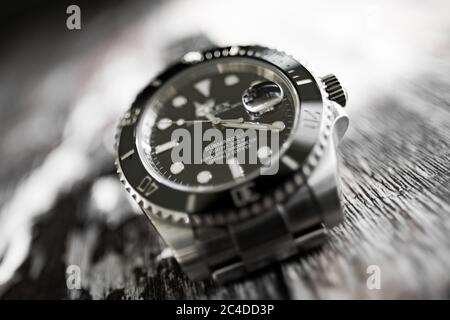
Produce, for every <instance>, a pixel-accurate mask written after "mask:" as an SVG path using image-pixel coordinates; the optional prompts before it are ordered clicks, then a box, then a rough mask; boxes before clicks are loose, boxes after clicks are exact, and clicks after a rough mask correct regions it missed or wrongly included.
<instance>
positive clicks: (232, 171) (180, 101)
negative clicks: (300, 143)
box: [136, 57, 299, 191]
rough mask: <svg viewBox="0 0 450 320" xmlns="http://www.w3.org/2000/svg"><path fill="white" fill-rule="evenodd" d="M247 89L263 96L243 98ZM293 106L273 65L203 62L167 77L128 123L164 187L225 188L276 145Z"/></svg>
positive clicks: (257, 167) (252, 171)
mask: <svg viewBox="0 0 450 320" xmlns="http://www.w3.org/2000/svg"><path fill="white" fill-rule="evenodd" d="M258 84H261V85H258ZM252 88H255V89H254V90H252ZM265 88H269V89H270V90H267V92H264V90H265ZM249 92H250V93H254V94H256V95H258V94H261V95H263V94H266V96H261V97H258V96H256V97H255V96H253V97H251V98H252V99H249ZM261 92H262V93H261ZM243 96H244V102H245V101H256V102H258V101H263V102H264V103H265V105H261V106H258V105H256V106H255V107H254V106H253V105H251V107H254V108H253V109H254V110H257V112H251V110H253V109H251V110H250V111H249V109H250V108H249V107H248V105H247V108H246V106H245V105H244V104H243ZM245 99H247V100H245ZM298 109H299V101H298V96H297V94H296V91H295V89H294V87H293V85H292V84H291V82H290V81H289V79H288V78H287V77H286V76H285V75H284V74H283V73H282V72H281V71H280V70H279V69H278V68H277V67H275V66H273V65H271V64H269V63H266V62H262V61H259V60H257V59H252V58H244V57H224V58H220V59H215V60H211V61H206V62H203V63H200V64H196V65H193V66H191V67H189V68H187V69H185V70H183V71H182V72H180V73H179V74H177V75H176V76H174V77H173V78H172V79H169V80H168V81H167V82H165V83H164V85H163V86H161V87H160V88H159V89H158V91H157V92H156V93H155V94H154V95H153V96H152V97H151V99H150V100H149V101H148V102H147V104H146V107H145V109H144V110H143V114H142V117H141V119H140V122H139V124H138V126H137V129H136V139H137V140H136V141H137V147H138V152H139V156H140V157H141V159H142V161H143V163H144V165H145V167H146V168H147V170H148V172H149V173H150V174H151V175H152V177H153V178H155V179H156V180H157V181H159V182H161V183H163V184H165V185H167V186H169V187H171V188H174V189H178V190H186V191H217V190H224V189H227V188H231V187H233V186H234V185H236V184H237V183H240V182H243V181H246V180H249V179H253V178H254V177H256V176H257V175H259V174H261V173H262V172H263V171H262V169H264V168H268V167H269V163H268V159H272V161H274V160H275V159H276V158H278V157H279V156H280V155H281V154H282V153H283V152H284V150H285V149H286V148H287V146H288V145H289V142H290V137H291V134H292V132H293V131H294V129H295V127H296V124H297V120H296V119H297V118H298V112H299V110H298Z"/></svg>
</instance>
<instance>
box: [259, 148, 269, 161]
mask: <svg viewBox="0 0 450 320" xmlns="http://www.w3.org/2000/svg"><path fill="white" fill-rule="evenodd" d="M271 155H272V150H271V149H270V148H269V147H268V146H262V147H261V148H259V149H258V158H259V159H267V158H269V157H270V156H271Z"/></svg>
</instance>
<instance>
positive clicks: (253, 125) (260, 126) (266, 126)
mask: <svg viewBox="0 0 450 320" xmlns="http://www.w3.org/2000/svg"><path fill="white" fill-rule="evenodd" d="M220 125H221V126H223V127H227V128H242V129H256V130H276V131H281V130H283V129H284V126H281V125H275V124H270V123H257V122H241V123H238V122H228V121H226V120H224V121H222V122H220Z"/></svg>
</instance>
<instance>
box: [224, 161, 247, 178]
mask: <svg viewBox="0 0 450 320" xmlns="http://www.w3.org/2000/svg"><path fill="white" fill-rule="evenodd" d="M227 163H228V167H229V168H230V171H231V175H232V176H233V178H234V179H237V178H240V177H243V176H244V169H242V167H241V165H240V164H239V161H238V159H236V158H232V159H229V160H227Z"/></svg>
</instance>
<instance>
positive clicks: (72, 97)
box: [0, 3, 450, 299]
mask: <svg viewBox="0 0 450 320" xmlns="http://www.w3.org/2000/svg"><path fill="white" fill-rule="evenodd" d="M136 8H137V9H136ZM142 8H146V10H148V11H149V12H152V7H150V8H148V7H146V6H145V5H143V4H141V3H136V4H133V5H132V6H130V7H126V8H123V7H122V6H121V5H118V6H117V7H114V8H113V9H109V11H107V12H106V13H104V15H106V16H111V17H119V18H120V17H121V14H120V13H121V12H122V13H123V12H127V10H129V11H128V12H133V13H134V14H136V17H137V13H136V12H137V11H140V10H141V9H142ZM440 9H441V8H440V7H436V8H434V9H433V10H434V11H439V10H440ZM418 10H419V9H418ZM433 10H431V11H433ZM434 11H433V12H434ZM160 14H161V15H162V13H160ZM124 15H125V14H124ZM149 17H152V14H149ZM280 19H281V18H280ZM136 20H137V19H136ZM109 21H110V22H109V23H105V20H102V19H100V20H95V19H94V20H92V22H90V23H91V24H89V26H96V27H99V26H100V25H102V26H103V29H101V30H109V31H110V32H111V30H116V32H112V33H114V36H112V35H109V36H105V33H102V32H100V31H101V30H98V31H95V29H94V28H90V27H89V28H90V29H89V31H83V32H85V33H83V34H82V35H78V37H77V40H76V43H75V44H74V43H72V41H73V40H74V38H72V39H68V38H70V37H72V35H71V34H68V33H66V32H62V34H55V35H53V37H54V39H61V43H60V44H59V45H56V44H44V43H40V44H39V45H38V48H45V50H48V48H60V49H61V50H62V48H68V47H70V46H73V47H77V48H83V50H81V51H80V52H79V54H78V55H77V56H76V57H74V56H72V55H70V54H67V52H66V50H67V49H65V50H62V51H61V60H60V62H58V63H55V62H52V61H50V60H46V59H44V58H42V62H43V63H44V62H45V63H46V65H45V66H43V65H42V66H41V67H39V65H38V66H36V70H39V72H37V75H35V76H32V75H29V74H27V70H21V69H20V68H18V69H17V70H18V71H16V72H18V74H16V75H14V77H16V78H18V79H21V78H23V79H27V83H26V84H25V85H24V88H25V89H26V92H27V93H25V94H24V95H23V96H22V97H21V98H17V97H15V96H14V95H13V94H7V95H3V96H2V98H0V102H1V104H2V105H1V115H2V116H1V120H0V124H2V126H1V128H2V129H0V130H1V133H2V136H1V138H0V147H1V150H2V163H1V167H0V176H1V178H2V181H3V185H2V186H1V187H0V200H1V201H0V297H1V298H2V299H24V298H28V299H181V298H187V299H197V298H201V299H204V298H214V299H225V298H232V299H241V298H242V299H256V298H261V299H266V298H267V299H380V298H383V299H404V298H437V299H448V298H450V272H449V270H450V201H449V199H450V190H449V185H450V152H449V150H450V149H449V148H450V91H449V90H448V88H450V76H449V75H450V64H449V63H448V59H447V57H448V54H449V53H450V48H449V47H448V44H447V46H443V47H442V46H436V48H439V51H438V52H437V53H435V54H433V55H432V54H429V55H428V56H425V59H424V60H421V61H422V62H423V63H424V65H425V66H426V67H422V68H420V70H419V68H418V69H417V72H414V73H405V74H402V75H401V76H398V75H396V79H395V81H394V83H395V86H394V85H389V86H384V87H383V86H380V84H379V83H377V80H375V79H379V78H375V77H374V80H371V79H370V77H367V73H364V72H361V71H359V70H352V71H349V72H348V74H347V79H349V80H350V81H348V82H349V83H350V84H356V83H357V82H359V80H360V79H361V82H364V84H365V86H356V85H355V86H354V91H355V94H354V95H355V99H354V100H350V103H349V105H348V111H349V114H350V116H351V126H350V129H349V131H348V132H347V135H346V137H345V139H344V140H343V143H342V145H341V149H340V161H341V164H342V165H341V183H342V187H343V194H344V199H343V201H344V210H345V221H344V223H343V224H342V225H340V226H338V227H336V228H335V229H333V230H332V231H331V232H330V235H329V240H328V242H327V243H326V244H325V245H324V246H323V247H322V248H321V249H319V250H317V251H315V252H312V253H311V254H308V255H307V256H301V257H294V258H293V259H290V260H289V261H286V262H284V263H280V264H278V265H275V266H273V267H271V268H269V269H267V270H264V271H263V272H260V273H258V274H256V275H253V276H251V277H248V278H246V279H244V280H242V281H239V282H236V283H232V284H229V285H226V286H217V285H215V284H213V283H212V282H200V283H193V282H191V281H189V280H188V279H187V278H186V277H185V276H184V274H183V273H182V272H181V271H180V269H179V267H178V266H177V264H176V263H175V261H174V259H173V258H172V257H171V255H170V252H168V251H167V250H165V246H164V244H163V242H162V241H161V239H160V238H159V237H158V235H157V233H156V231H155V230H154V229H153V228H152V227H151V225H150V224H149V223H148V222H147V220H146V218H145V217H144V216H143V215H142V214H140V213H139V210H138V208H136V206H133V205H132V203H131V201H130V199H129V198H128V195H127V194H126V192H124V191H123V190H122V187H121V185H120V184H119V182H118V180H117V178H116V176H115V173H114V168H113V165H112V164H113V155H112V152H111V150H112V143H113V139H112V136H113V130H114V127H115V122H116V119H117V117H118V115H119V114H121V113H122V112H123V110H125V108H126V107H127V105H128V103H129V102H130V101H131V100H132V98H133V96H134V94H135V93H136V92H137V91H138V90H139V88H140V87H141V86H142V85H143V84H145V82H146V81H147V80H148V79H149V78H150V76H151V75H153V74H155V72H156V71H158V70H159V69H161V68H162V64H161V63H156V62H157V61H162V60H163V59H162V58H161V57H160V56H159V54H160V50H161V48H162V47H164V46H165V45H166V44H167V43H168V42H169V40H165V41H160V42H158V40H157V39H159V38H158V37H157V34H159V32H160V31H154V29H152V28H149V27H148V25H147V23H148V22H147V21H149V18H148V17H147V18H146V19H144V20H143V21H141V22H135V23H134V24H130V23H129V20H126V18H120V19H119V21H122V22H121V23H119V22H116V24H114V23H113V22H111V20H109ZM49 28H50V29H49V30H53V28H55V26H53V25H51V26H50V27H49ZM99 28H100V27H99ZM114 28H116V29H114ZM436 30H437V27H436ZM45 31H46V30H45V29H44V30H42V32H45ZM136 34H140V35H139V36H136ZM147 36H148V37H150V38H151V37H153V38H152V39H154V40H155V42H156V43H157V45H156V47H155V48H153V47H152V48H150V46H148V45H144V44H142V43H143V39H144V38H145V37H147ZM236 36H237V35H236ZM267 37H268V38H270V37H272V39H276V36H275V35H268V36H267ZM113 38H114V41H112V40H111V39H113ZM86 39H89V40H86ZM274 41H276V40H274ZM93 42H94V43H97V44H98V45H96V46H92V43H93ZM29 46H32V45H30V44H29V38H27V37H26V36H25V35H23V37H21V38H19V39H18V40H16V42H15V43H14V50H22V49H24V48H30V47H29ZM293 50H294V51H295V46H293ZM343 51H344V52H345V50H343ZM14 52H16V51H12V53H14ZM29 57H30V56H28V55H24V56H18V57H14V55H13V54H12V55H10V56H7V57H4V58H3V60H1V63H0V64H2V65H3V66H5V69H3V70H5V73H4V74H3V75H1V76H0V88H2V89H3V90H4V91H5V90H9V92H11V91H14V90H15V92H18V91H19V88H18V87H15V86H13V85H11V84H7V79H8V77H9V76H12V74H13V71H12V69H11V67H10V65H11V64H14V65H15V66H19V65H20V63H21V61H22V60H21V59H29ZM64 57H66V58H64ZM149 60H150V61H155V64H156V65H153V64H151V65H150V66H149V65H148V64H145V61H149ZM317 63H320V61H317ZM143 65H145V66H146V67H142V66H143ZM8 66H9V67H8ZM355 68H356V67H355ZM386 72H387V71H386ZM344 74H345V71H344ZM68 75H70V76H68ZM41 77H43V78H44V80H41V79H40V78H41ZM370 89H371V90H372V92H369V91H368V90H370ZM22 90H23V87H22V88H21V91H22ZM376 91H378V92H379V94H374V93H376ZM349 92H350V97H351V93H352V87H351V86H350V88H349ZM366 96H367V97H366ZM365 97H366V98H365ZM8 105H13V106H14V107H15V109H14V110H11V109H9V108H8ZM42 115H44V116H42ZM53 124H54V125H53ZM21 255H23V256H21ZM70 265H77V266H79V267H80V270H81V289H78V290H70V289H68V287H67V285H66V276H67V274H66V270H67V267H68V266H70ZM372 265H376V266H378V267H379V268H380V271H381V289H379V290H370V289H368V287H367V285H366V281H367V279H368V276H369V275H368V273H367V268H368V267H369V266H372ZM2 277H3V278H2Z"/></svg>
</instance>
